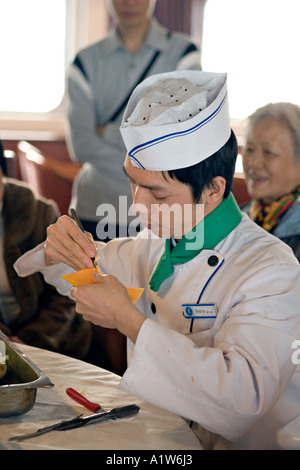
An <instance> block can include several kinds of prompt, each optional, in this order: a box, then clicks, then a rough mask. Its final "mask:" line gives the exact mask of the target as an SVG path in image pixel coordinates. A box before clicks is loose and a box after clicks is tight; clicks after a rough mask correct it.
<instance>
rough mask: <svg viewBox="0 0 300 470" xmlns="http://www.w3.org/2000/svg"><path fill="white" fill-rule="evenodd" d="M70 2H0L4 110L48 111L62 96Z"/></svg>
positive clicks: (0, 95)
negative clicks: (67, 7)
mask: <svg viewBox="0 0 300 470" xmlns="http://www.w3.org/2000/svg"><path fill="white" fill-rule="evenodd" d="M66 4H67V2H66V0H50V1H45V0H26V1H24V0H9V1H7V0H0V18H1V29H0V44H1V49H0V61H1V64H2V66H3V64H4V66H3V67H1V87H0V110H1V111H8V112H14V111H17V112H47V111H51V110H53V109H55V108H57V107H58V106H59V104H60V103H61V101H62V98H63V94H64V85H65V65H66V47H65V43H66V40H65V38H66Z"/></svg>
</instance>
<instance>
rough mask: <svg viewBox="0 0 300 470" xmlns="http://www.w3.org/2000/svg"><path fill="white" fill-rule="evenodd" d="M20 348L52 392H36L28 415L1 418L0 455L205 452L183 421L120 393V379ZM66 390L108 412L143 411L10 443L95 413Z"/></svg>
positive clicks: (69, 360) (53, 355) (85, 365)
mask: <svg viewBox="0 0 300 470" xmlns="http://www.w3.org/2000/svg"><path fill="white" fill-rule="evenodd" d="M17 346H18V348H19V349H21V350H22V351H23V353H24V354H26V355H27V357H28V358H30V359H31V360H32V361H33V362H34V363H35V364H36V365H37V366H38V367H39V368H40V369H41V370H42V371H43V372H44V373H45V374H46V375H47V376H48V377H49V378H50V380H51V381H52V382H53V383H54V387H53V388H49V389H47V388H44V389H37V397H36V402H35V405H34V407H33V408H32V409H31V410H30V411H28V412H27V413H24V414H23V415H19V416H11V417H8V418H0V450H5V449H7V450H101V449H102V450H139V449H142V450H160V449H162V450H190V451H191V450H201V445H200V443H199V441H198V439H197V438H196V437H195V435H194V434H193V432H192V431H191V429H190V428H189V426H188V424H187V423H186V421H185V420H184V419H182V418H181V417H180V416H177V415H174V414H173V413H170V412H168V411H166V410H162V409H160V408H158V407H156V406H154V405H151V404H149V403H146V402H144V401H142V400H140V399H139V398H137V397H133V396H131V395H129V394H127V393H125V392H123V391H122V390H119V389H118V385H119V382H120V377H119V376H118V375H115V374H113V373H111V372H109V371H107V370H104V369H101V368H99V367H97V366H94V365H92V364H89V363H87V362H83V361H80V360H77V359H73V358H71V357H67V356H64V355H61V354H57V353H54V352H50V351H47V350H43V349H39V348H34V347H32V346H28V345H19V344H18V345H17ZM67 387H72V388H74V389H75V390H77V391H79V392H80V393H82V394H83V395H84V396H85V397H86V398H88V399H89V400H91V401H93V402H96V403H100V404H101V405H102V406H103V408H104V409H106V410H109V409H111V408H114V407H118V406H124V405H129V404H133V403H135V404H137V405H138V406H140V411H139V413H138V414H137V415H135V416H132V417H129V418H124V419H121V420H117V421H108V422H103V423H98V424H97V423H94V424H91V425H86V426H85V427H82V428H76V429H72V430H68V431H52V432H50V433H48V434H44V435H41V436H37V437H34V438H31V439H28V440H25V441H22V442H15V441H8V438H9V437H11V436H15V435H19V434H25V433H29V432H34V431H36V430H37V429H38V428H40V427H43V426H47V425H49V424H52V423H54V422H56V421H59V420H61V419H70V418H73V417H74V416H76V414H81V413H84V415H89V414H92V412H90V411H89V410H87V409H86V408H84V407H83V406H81V405H80V404H78V403H77V402H75V401H74V400H72V399H71V398H70V397H69V396H68V395H67V394H66V388H67Z"/></svg>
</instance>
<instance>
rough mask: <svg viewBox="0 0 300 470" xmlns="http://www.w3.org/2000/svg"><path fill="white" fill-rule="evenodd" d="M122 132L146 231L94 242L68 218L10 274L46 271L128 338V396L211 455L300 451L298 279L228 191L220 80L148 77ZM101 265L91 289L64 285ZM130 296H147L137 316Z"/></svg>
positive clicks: (231, 145) (285, 250) (293, 264)
mask: <svg viewBox="0 0 300 470" xmlns="http://www.w3.org/2000/svg"><path fill="white" fill-rule="evenodd" d="M121 133H122V136H123V139H124V142H125V144H126V148H127V155H126V158H125V163H124V169H125V172H126V173H127V176H128V178H129V181H130V185H131V190H132V197H133V209H134V210H135V211H136V213H138V214H139V215H140V217H141V219H142V222H143V224H144V226H145V229H144V231H143V232H141V233H139V234H137V235H136V236H135V237H129V238H121V239H115V240H112V241H110V242H108V243H107V244H104V243H101V242H97V243H94V242H93V241H92V240H91V238H90V237H88V236H86V234H85V233H83V232H81V231H80V230H79V229H78V227H77V226H76V224H75V223H74V221H73V220H72V219H71V218H69V217H68V216H63V217H62V218H60V219H59V221H58V222H57V223H56V224H55V225H52V226H51V227H50V228H49V229H48V236H47V240H46V242H45V243H44V244H41V245H39V246H37V247H36V248H35V249H34V250H32V251H31V252H28V253H26V254H25V255H24V256H23V257H21V258H20V259H19V260H18V261H17V262H16V264H15V269H16V270H17V272H18V274H19V275H22V276H25V275H28V274H30V273H31V272H35V271H41V272H42V273H43V274H44V276H45V279H46V280H47V282H49V283H52V284H54V285H55V286H56V287H57V289H58V290H59V292H60V293H62V294H65V295H71V296H72V297H74V299H75V300H76V309H77V312H78V313H80V314H82V315H83V317H84V318H86V319H88V320H90V321H92V322H93V323H95V324H98V325H102V326H103V327H107V328H117V329H118V330H119V331H120V332H121V333H123V334H124V335H126V336H127V338H128V367H127V370H126V371H125V373H124V375H123V377H122V379H121V381H120V387H121V388H122V389H123V390H125V391H127V392H129V393H131V394H133V395H136V396H139V397H141V398H143V399H144V400H146V401H148V402H151V403H153V404H155V405H157V406H160V407H162V408H165V409H168V410H170V411H172V412H174V413H177V414H179V415H181V416H182V417H183V418H185V419H186V420H189V421H191V423H190V425H191V427H192V428H193V430H194V432H195V433H196V435H197V436H198V437H199V439H200V441H201V444H202V446H203V448H204V449H296V448H297V449H299V448H300V426H299V423H300V395H299V386H300V375H299V371H300V370H299V362H300V361H299V355H300V354H299V350H300V346H299V345H300V312H299V305H300V268H299V263H298V261H297V259H296V257H295V256H294V254H293V252H292V250H291V249H290V248H289V247H288V246H287V245H285V244H284V243H283V242H281V241H280V240H279V239H278V238H276V237H274V236H272V235H270V234H269V233H267V232H266V231H265V230H263V229H262V228H261V227H259V226H257V225H256V224H255V223H254V222H252V221H251V220H250V219H249V217H248V216H247V215H246V214H243V213H242V212H241V211H240V209H239V207H238V206H237V204H236V201H235V199H234V197H233V195H232V193H231V191H230V190H231V184H232V178H233V174H234V169H235V161H236V157H237V143H236V139H235V136H234V133H233V132H232V131H231V129H230V119H229V109H228V95H227V77H226V74H215V73H209V72H200V71H199V72H198V71H189V72H188V71H183V72H171V73H166V74H159V75H156V76H153V77H150V78H148V79H146V80H145V81H144V82H143V83H142V84H140V85H139V86H138V87H137V88H136V89H135V91H134V92H133V94H132V96H131V98H130V100H129V103H128V106H127V108H126V110H125V113H124V117H123V121H122V126H121ZM175 207H176V208H177V209H176V210H177V212H176V213H175V212H174V213H173V215H174V214H175V216H174V217H173V215H172V212H171V211H170V212H169V217H166V214H167V212H168V211H167V209H168V208H169V209H170V208H174V210H175ZM180 213H181V215H182V217H179V215H180ZM162 215H163V217H162ZM94 256H99V259H98V266H99V268H100V270H101V271H102V273H104V274H105V275H102V274H99V273H97V272H96V271H95V272H94V274H93V279H94V284H91V285H85V286H82V287H77V288H74V287H72V288H71V285H70V284H69V283H68V282H67V281H65V280H64V279H62V278H61V275H63V274H67V273H70V272H73V271H74V270H78V269H83V268H87V267H91V268H92V267H93V264H92V261H91V259H90V258H91V257H94ZM125 286H126V287H143V288H144V289H145V290H144V292H143V294H142V296H141V298H140V300H139V301H138V302H137V303H136V304H135V305H134V304H132V303H131V302H130V299H129V297H128V294H127V291H126V289H125Z"/></svg>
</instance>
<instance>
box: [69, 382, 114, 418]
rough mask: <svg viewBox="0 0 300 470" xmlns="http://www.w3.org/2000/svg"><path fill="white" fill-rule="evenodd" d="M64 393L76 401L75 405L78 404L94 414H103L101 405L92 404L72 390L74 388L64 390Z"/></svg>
mask: <svg viewBox="0 0 300 470" xmlns="http://www.w3.org/2000/svg"><path fill="white" fill-rule="evenodd" d="M66 393H67V395H69V397H71V398H72V399H73V400H75V401H77V403H80V404H81V405H82V406H84V407H85V408H87V409H88V410H90V411H93V412H94V413H105V410H104V409H103V408H102V406H101V405H99V403H94V402H92V401H90V400H88V399H87V398H86V397H84V396H83V395H82V394H81V393H79V392H77V391H76V390H74V388H71V387H68V388H66Z"/></svg>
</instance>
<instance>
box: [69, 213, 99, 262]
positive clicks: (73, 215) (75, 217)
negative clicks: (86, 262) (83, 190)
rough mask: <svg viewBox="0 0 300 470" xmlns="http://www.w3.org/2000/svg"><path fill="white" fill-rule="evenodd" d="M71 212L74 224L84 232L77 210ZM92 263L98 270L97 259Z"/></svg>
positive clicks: (93, 259)
mask: <svg viewBox="0 0 300 470" xmlns="http://www.w3.org/2000/svg"><path fill="white" fill-rule="evenodd" d="M70 212H71V216H72V219H73V220H74V222H75V223H76V225H77V226H78V227H79V228H80V230H81V231H82V232H84V231H85V230H84V228H83V226H82V223H81V222H80V220H79V217H78V215H77V214H76V211H75V209H70ZM91 260H92V262H93V265H94V268H95V269H96V270H97V262H96V258H91Z"/></svg>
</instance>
